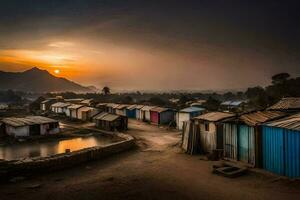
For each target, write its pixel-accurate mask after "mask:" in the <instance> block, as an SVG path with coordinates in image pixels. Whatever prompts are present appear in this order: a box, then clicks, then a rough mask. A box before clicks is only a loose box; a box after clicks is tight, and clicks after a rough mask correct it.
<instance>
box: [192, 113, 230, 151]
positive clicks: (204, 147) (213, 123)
mask: <svg viewBox="0 0 300 200" xmlns="http://www.w3.org/2000/svg"><path fill="white" fill-rule="evenodd" d="M234 116H235V114H233V113H227V112H209V113H205V114H203V115H199V116H197V117H195V118H193V119H192V121H193V122H194V126H196V127H198V128H194V129H195V130H198V133H197V134H198V135H200V137H199V138H200V148H201V151H202V152H203V153H212V152H213V150H216V149H223V124H222V123H219V122H220V121H221V120H224V119H228V118H232V117H234Z"/></svg>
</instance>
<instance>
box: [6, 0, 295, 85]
mask: <svg viewBox="0 0 300 200" xmlns="http://www.w3.org/2000/svg"><path fill="white" fill-rule="evenodd" d="M298 17H299V13H298V10H297V6H294V7H293V6H291V5H289V6H287V4H285V3H279V2H271V3H262V2H260V1H251V2H240V1H236V2H235V1H233V2H232V3H230V4H229V3H226V2H225V1H214V2H211V1H192V0H191V1H187V2H186V3H183V2H174V1H169V0H166V1H135V0H129V1H120V0H116V1H93V0H88V1H80V0H75V1H68V0H66V1H47V2H44V1H43V2H41V1H34V0H31V1H23V0H20V1H14V0H9V1H5V0H4V1H1V7H0V19H1V21H0V32H1V35H0V70H3V71H15V72H16V71H24V70H27V69H30V68H32V67H33V66H37V67H39V68H41V69H46V70H48V71H49V72H50V73H52V74H54V75H55V76H60V77H65V78H68V79H70V80H72V81H75V82H77V83H80V84H82V85H86V86H89V85H94V86H96V87H98V88H101V87H103V86H104V85H108V86H109V87H111V88H113V89H115V90H128V91H134V90H144V91H147V90H148V91H167V90H199V91H203V90H214V91H219V90H227V89H229V90H240V89H242V88H247V87H251V86H256V85H260V86H266V85H268V84H269V83H270V82H271V76H272V75H274V74H276V73H280V72H287V73H290V74H291V76H293V77H295V76H299V75H300V68H299V64H300V59H299V58H300V55H299V52H300V51H299V50H300V49H299V48H300V45H299V42H300V40H299V33H300V30H299V28H298V26H297V19H298Z"/></svg>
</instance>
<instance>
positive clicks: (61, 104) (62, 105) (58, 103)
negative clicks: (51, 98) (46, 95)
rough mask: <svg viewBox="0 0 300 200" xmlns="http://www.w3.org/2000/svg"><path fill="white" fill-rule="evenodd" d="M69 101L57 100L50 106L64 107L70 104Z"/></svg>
mask: <svg viewBox="0 0 300 200" xmlns="http://www.w3.org/2000/svg"><path fill="white" fill-rule="evenodd" d="M70 105H71V104H70V103H64V102H57V103H54V104H52V105H51V107H57V108H64V107H68V106H70Z"/></svg>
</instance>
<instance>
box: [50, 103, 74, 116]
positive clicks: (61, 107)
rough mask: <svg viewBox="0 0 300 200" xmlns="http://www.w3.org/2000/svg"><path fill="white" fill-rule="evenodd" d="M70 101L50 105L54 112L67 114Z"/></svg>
mask: <svg viewBox="0 0 300 200" xmlns="http://www.w3.org/2000/svg"><path fill="white" fill-rule="evenodd" d="M70 105H71V104H70V103H64V102H57V103H54V104H52V105H51V106H50V109H51V111H52V112H54V113H58V114H65V112H66V110H67V108H68V106H70Z"/></svg>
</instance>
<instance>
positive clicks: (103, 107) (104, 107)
mask: <svg viewBox="0 0 300 200" xmlns="http://www.w3.org/2000/svg"><path fill="white" fill-rule="evenodd" d="M96 108H97V109H98V110H99V111H100V112H108V110H107V103H98V104H97V105H96Z"/></svg>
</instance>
